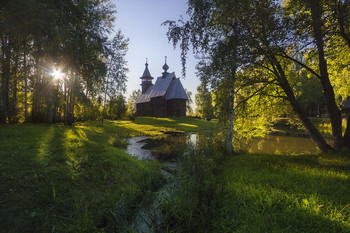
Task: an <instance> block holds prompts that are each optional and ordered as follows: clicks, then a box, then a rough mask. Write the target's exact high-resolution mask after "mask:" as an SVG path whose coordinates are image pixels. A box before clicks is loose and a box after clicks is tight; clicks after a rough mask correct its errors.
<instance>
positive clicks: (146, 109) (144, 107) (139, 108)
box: [136, 102, 152, 116]
mask: <svg viewBox="0 0 350 233" xmlns="http://www.w3.org/2000/svg"><path fill="white" fill-rule="evenodd" d="M136 115H137V116H152V107H151V103H150V102H148V103H140V104H136Z"/></svg>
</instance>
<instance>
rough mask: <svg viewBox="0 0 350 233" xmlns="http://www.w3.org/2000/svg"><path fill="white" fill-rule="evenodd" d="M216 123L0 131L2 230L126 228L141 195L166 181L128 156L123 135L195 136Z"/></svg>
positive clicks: (148, 121) (143, 122)
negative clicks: (173, 131)
mask: <svg viewBox="0 0 350 233" xmlns="http://www.w3.org/2000/svg"><path fill="white" fill-rule="evenodd" d="M214 125H215V124H214V123H212V122H206V121H202V120H195V119H186V118H179V119H176V120H175V119H168V118H163V119H162V118H159V119H156V118H154V119H152V118H137V119H136V121H134V122H130V121H128V120H121V121H107V122H106V123H105V124H104V125H103V126H102V125H101V124H100V123H99V122H86V123H76V124H75V126H74V127H65V126H63V125H44V124H41V125H33V124H23V125H10V126H0V142H1V144H0V226H1V230H0V231H2V230H3V231H4V232H51V231H54V232H96V231H100V230H102V229H105V230H107V231H112V230H116V229H117V227H121V226H123V225H124V224H127V223H128V220H130V218H131V217H132V214H133V212H132V210H133V209H135V208H136V206H137V204H138V203H140V202H141V201H142V197H144V196H145V193H146V194H147V192H151V191H152V190H155V189H157V188H158V187H159V186H160V183H161V182H163V179H162V176H161V174H160V172H159V169H157V168H158V166H159V165H157V164H156V163H151V162H145V161H139V160H137V159H135V158H132V157H131V156H129V155H127V154H125V152H124V148H125V146H126V145H125V142H124V141H123V140H122V138H124V137H129V136H136V135H157V134H160V130H164V129H165V128H166V127H167V128H169V127H172V128H174V129H177V130H186V131H195V130H204V129H209V128H212V127H214ZM117 230H120V229H117Z"/></svg>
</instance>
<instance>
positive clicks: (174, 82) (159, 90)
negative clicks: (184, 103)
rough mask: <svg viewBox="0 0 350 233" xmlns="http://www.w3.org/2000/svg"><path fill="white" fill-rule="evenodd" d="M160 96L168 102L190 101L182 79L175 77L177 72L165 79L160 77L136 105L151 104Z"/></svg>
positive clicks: (169, 74)
mask: <svg viewBox="0 0 350 233" xmlns="http://www.w3.org/2000/svg"><path fill="white" fill-rule="evenodd" d="M160 96H164V97H165V99H166V100H170V99H186V100H187V99H188V98H187V95H186V92H185V90H184V88H183V86H182V84H181V82H180V79H178V78H176V76H175V72H173V73H167V75H166V76H165V77H164V78H163V77H162V76H161V77H158V78H157V81H156V83H155V84H154V85H152V86H150V87H149V88H148V89H147V91H146V92H145V93H144V94H141V95H140V96H139V97H138V98H137V100H136V104H139V103H146V102H149V101H150V100H151V98H155V97H160Z"/></svg>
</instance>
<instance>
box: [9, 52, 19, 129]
mask: <svg viewBox="0 0 350 233" xmlns="http://www.w3.org/2000/svg"><path fill="white" fill-rule="evenodd" d="M17 69H18V56H17V55H16V56H15V59H14V66H13V67H12V72H11V76H12V77H13V80H12V85H11V86H12V88H11V94H12V96H11V101H10V106H9V108H10V109H9V122H10V123H11V124H15V123H18V117H17Z"/></svg>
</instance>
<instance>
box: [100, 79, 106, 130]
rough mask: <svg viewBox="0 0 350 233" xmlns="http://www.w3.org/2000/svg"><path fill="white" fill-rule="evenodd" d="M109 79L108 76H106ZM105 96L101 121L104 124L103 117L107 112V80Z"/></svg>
mask: <svg viewBox="0 0 350 233" xmlns="http://www.w3.org/2000/svg"><path fill="white" fill-rule="evenodd" d="M106 79H107V78H106ZM104 94H105V96H104V100H103V109H102V120H101V123H102V124H103V119H104V116H105V112H106V101H107V81H106V83H105V93H104Z"/></svg>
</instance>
